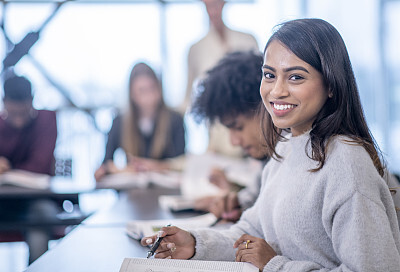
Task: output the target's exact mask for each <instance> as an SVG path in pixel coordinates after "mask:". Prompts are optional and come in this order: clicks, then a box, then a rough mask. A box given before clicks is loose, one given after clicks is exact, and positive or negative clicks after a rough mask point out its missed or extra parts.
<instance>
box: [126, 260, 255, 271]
mask: <svg viewBox="0 0 400 272" xmlns="http://www.w3.org/2000/svg"><path fill="white" fill-rule="evenodd" d="M220 271H223V272H258V268H257V267H255V266H254V265H252V264H250V263H239V262H217V261H199V260H178V259H142V258H125V259H124V261H123V263H122V265H121V269H120V270H119V272H220Z"/></svg>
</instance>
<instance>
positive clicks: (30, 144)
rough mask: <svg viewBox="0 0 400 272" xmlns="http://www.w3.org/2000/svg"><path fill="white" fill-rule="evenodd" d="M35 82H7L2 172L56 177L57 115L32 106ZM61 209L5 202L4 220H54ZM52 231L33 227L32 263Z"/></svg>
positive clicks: (29, 238)
mask: <svg viewBox="0 0 400 272" xmlns="http://www.w3.org/2000/svg"><path fill="white" fill-rule="evenodd" d="M32 100H33V95H32V86H31V82H30V81H29V80H28V79H27V78H25V77H21V76H12V77H10V78H8V79H6V80H5V81H4V96H3V104H4V109H3V111H2V113H1V118H0V173H4V172H7V171H9V170H11V169H21V170H26V171H30V172H35V173H41V174H47V175H54V168H55V161H54V148H55V145H56V139H57V122H56V114H55V112H53V111H48V110H36V109H35V108H34V107H33V105H32ZM59 211H60V208H59V207H58V206H57V205H56V203H55V202H53V201H51V200H18V201H8V200H4V202H3V201H2V203H1V204H0V217H1V218H3V219H6V220H19V218H20V217H21V216H28V217H31V218H35V219H36V220H38V221H39V220H40V219H43V220H54V219H55V216H56V214H57V213H58V212H59ZM51 237H52V233H51V231H50V230H44V229H41V228H38V229H36V228H32V229H30V230H29V231H27V232H26V234H25V240H26V242H27V244H28V247H29V263H32V262H33V261H34V260H36V259H37V258H38V257H39V256H41V255H42V254H43V253H44V252H45V251H46V250H47V249H48V242H49V240H50V239H51Z"/></svg>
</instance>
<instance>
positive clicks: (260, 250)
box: [233, 234, 277, 271]
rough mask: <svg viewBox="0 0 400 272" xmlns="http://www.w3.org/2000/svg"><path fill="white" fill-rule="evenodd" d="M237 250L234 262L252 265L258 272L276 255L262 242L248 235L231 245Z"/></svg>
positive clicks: (262, 240)
mask: <svg viewBox="0 0 400 272" xmlns="http://www.w3.org/2000/svg"><path fill="white" fill-rule="evenodd" d="M233 247H234V248H237V249H238V250H237V251H236V261H237V262H248V263H252V264H253V265H255V266H256V267H258V269H259V270H260V271H263V269H264V266H265V265H266V264H267V263H268V262H269V261H270V260H271V259H272V258H273V257H275V256H276V255H277V254H276V252H275V250H273V249H272V247H271V246H270V245H269V244H268V243H267V242H266V241H265V240H264V239H261V238H258V237H254V236H251V235H248V234H243V235H242V236H241V237H240V238H239V239H238V240H237V241H236V242H235V244H234V245H233Z"/></svg>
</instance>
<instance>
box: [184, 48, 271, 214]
mask: <svg viewBox="0 0 400 272" xmlns="http://www.w3.org/2000/svg"><path fill="white" fill-rule="evenodd" d="M262 62H263V57H262V54H261V53H255V52H252V51H248V52H234V53H228V54H227V55H226V56H225V57H224V58H223V59H221V60H220V61H219V62H218V64H217V65H216V66H214V68H213V69H211V70H209V71H208V72H207V76H206V78H205V79H204V80H203V81H202V83H201V89H202V91H201V92H200V93H199V94H198V96H197V97H196V98H195V101H194V103H193V106H192V114H193V115H194V117H195V118H196V119H197V120H198V121H200V120H204V119H205V120H207V121H208V122H209V123H213V122H215V121H219V122H220V123H221V124H222V125H223V126H225V127H226V128H228V130H229V135H230V141H231V143H232V145H234V146H240V147H241V148H242V149H243V151H244V152H245V153H246V154H247V155H249V156H251V157H252V158H254V159H257V160H260V161H262V163H263V164H264V165H265V163H266V162H267V161H268V159H269V157H268V156H267V155H266V153H267V152H266V149H265V141H264V138H263V136H262V131H261V127H260V124H261V116H262V111H261V110H260V107H262V100H261V96H260V81H261V73H260V66H261V65H262ZM210 182H212V183H214V184H215V185H217V186H218V187H220V188H225V190H226V191H227V192H226V193H225V194H224V195H223V196H210V197H205V198H201V199H199V200H197V201H196V209H199V210H208V211H210V212H212V213H213V214H214V215H215V216H217V217H221V218H223V219H225V220H229V221H237V220H238V219H239V217H240V215H241V213H242V211H243V210H245V209H247V208H249V207H251V206H252V205H253V204H254V202H255V201H256V199H257V197H258V194H259V192H260V187H261V173H260V177H259V179H257V180H255V182H253V183H249V186H248V187H246V188H244V189H242V190H240V191H239V192H236V191H235V190H232V188H231V187H233V186H232V185H231V183H232V181H230V180H228V178H227V177H226V175H225V173H224V171H223V170H222V169H219V168H215V169H213V170H212V172H211V173H210Z"/></svg>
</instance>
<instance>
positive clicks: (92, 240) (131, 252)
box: [26, 226, 147, 272]
mask: <svg viewBox="0 0 400 272" xmlns="http://www.w3.org/2000/svg"><path fill="white" fill-rule="evenodd" d="M146 253H147V248H145V247H142V246H141V245H140V244H139V242H138V241H136V240H133V239H131V238H129V237H128V236H127V235H126V234H125V228H123V227H106V228H102V227H88V226H79V227H77V228H76V229H75V230H73V231H72V232H71V233H70V234H68V236H67V237H65V238H64V239H63V240H62V241H61V242H60V243H59V244H58V245H56V246H55V248H53V249H51V250H49V251H47V252H46V253H45V254H44V255H42V256H41V257H40V258H39V259H38V260H37V261H35V262H34V263H33V264H32V265H30V266H29V267H28V269H27V270H26V271H30V272H36V271H37V272H47V271H48V272H54V271H59V272H63V271H68V272H70V271H84V272H90V271H96V272H101V271H107V272H109V271H115V272H117V271H119V268H120V266H121V264H122V261H123V260H124V258H125V257H143V258H144V257H145V256H146Z"/></svg>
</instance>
